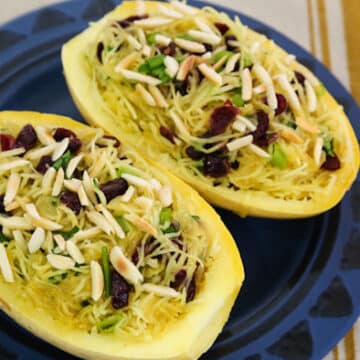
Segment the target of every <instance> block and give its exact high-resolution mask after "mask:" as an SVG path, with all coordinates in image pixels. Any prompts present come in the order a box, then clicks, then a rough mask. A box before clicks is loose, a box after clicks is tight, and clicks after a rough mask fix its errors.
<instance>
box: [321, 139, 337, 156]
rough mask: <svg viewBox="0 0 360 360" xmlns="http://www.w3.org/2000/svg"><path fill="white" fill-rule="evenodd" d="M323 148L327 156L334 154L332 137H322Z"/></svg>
mask: <svg viewBox="0 0 360 360" xmlns="http://www.w3.org/2000/svg"><path fill="white" fill-rule="evenodd" d="M323 149H324V151H325V152H326V154H327V155H328V156H335V153H334V139H333V138H329V137H327V138H324V144H323Z"/></svg>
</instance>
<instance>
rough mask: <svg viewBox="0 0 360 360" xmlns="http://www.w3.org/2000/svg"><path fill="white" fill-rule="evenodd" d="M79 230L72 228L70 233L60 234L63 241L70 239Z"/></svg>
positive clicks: (75, 227)
mask: <svg viewBox="0 0 360 360" xmlns="http://www.w3.org/2000/svg"><path fill="white" fill-rule="evenodd" d="M79 230H80V229H79V228H78V227H77V226H74V227H73V228H72V229H71V230H70V231H68V232H64V233H61V235H62V237H63V238H64V239H65V240H69V239H70V238H72V237H73V236H74V235H75V234H76V233H77V232H78V231H79Z"/></svg>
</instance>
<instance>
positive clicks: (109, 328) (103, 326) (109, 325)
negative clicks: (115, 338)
mask: <svg viewBox="0 0 360 360" xmlns="http://www.w3.org/2000/svg"><path fill="white" fill-rule="evenodd" d="M121 319H122V316H121V315H112V316H109V317H107V318H105V319H104V320H102V321H101V322H100V323H99V325H98V330H99V332H103V333H112V332H113V331H114V330H115V326H116V325H117V324H118V323H119V321H120V320H121Z"/></svg>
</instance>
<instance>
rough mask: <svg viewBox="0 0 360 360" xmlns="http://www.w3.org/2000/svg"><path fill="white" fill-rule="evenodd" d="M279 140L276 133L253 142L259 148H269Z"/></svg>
mask: <svg viewBox="0 0 360 360" xmlns="http://www.w3.org/2000/svg"><path fill="white" fill-rule="evenodd" d="M278 139H279V134H278V133H276V132H275V133H271V134H266V135H265V136H262V137H260V138H258V139H254V141H253V142H254V144H255V145H257V146H260V147H267V146H269V145H270V144H271V143H273V142H275V141H276V140H278Z"/></svg>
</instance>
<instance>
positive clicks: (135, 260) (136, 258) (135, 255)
mask: <svg viewBox="0 0 360 360" xmlns="http://www.w3.org/2000/svg"><path fill="white" fill-rule="evenodd" d="M139 260H140V259H139V249H138V247H137V248H136V249H135V251H134V253H133V254H132V256H131V261H132V262H133V263H134V264H135V265H137V264H138V263H139Z"/></svg>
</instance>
